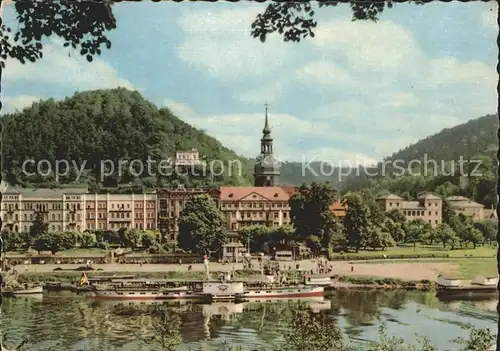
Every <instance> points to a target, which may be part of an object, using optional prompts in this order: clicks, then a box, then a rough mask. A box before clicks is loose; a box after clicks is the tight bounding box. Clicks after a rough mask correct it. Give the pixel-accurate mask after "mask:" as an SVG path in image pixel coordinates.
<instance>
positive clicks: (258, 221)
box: [220, 186, 291, 261]
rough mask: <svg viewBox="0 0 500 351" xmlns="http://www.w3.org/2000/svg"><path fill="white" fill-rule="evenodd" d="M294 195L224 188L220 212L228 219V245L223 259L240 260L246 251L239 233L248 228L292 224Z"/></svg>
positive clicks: (271, 189)
mask: <svg viewBox="0 0 500 351" xmlns="http://www.w3.org/2000/svg"><path fill="white" fill-rule="evenodd" d="M289 198H290V195H289V194H288V193H287V191H285V190H284V189H283V188H281V187H277V186H275V187H221V188H220V209H221V211H222V213H223V215H224V218H225V225H226V230H227V232H228V237H229V238H228V242H227V243H226V244H225V245H224V246H223V256H224V257H225V258H228V259H233V260H236V261H238V260H239V257H240V256H242V255H243V253H244V252H246V249H245V245H243V243H241V242H240V237H239V234H238V232H239V231H240V230H241V229H243V228H244V227H249V226H253V225H263V226H266V227H269V228H278V227H281V226H283V225H289V224H290V223H291V219H290V205H289V203H288V200H289Z"/></svg>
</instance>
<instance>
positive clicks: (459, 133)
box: [342, 115, 498, 206]
mask: <svg viewBox="0 0 500 351" xmlns="http://www.w3.org/2000/svg"><path fill="white" fill-rule="evenodd" d="M497 130H498V117H497V116H496V115H488V116H484V117H481V118H478V119H474V120H471V121H469V122H467V123H464V124H461V125H459V126H456V127H453V128H448V129H444V130H442V131H441V132H439V133H437V134H435V135H432V136H429V137H427V138H425V139H422V140H420V141H418V142H417V143H415V144H413V145H410V146H408V147H406V148H405V149H403V150H400V151H398V152H396V153H394V154H393V155H392V156H390V157H387V158H386V159H385V160H384V163H385V166H383V164H382V163H381V164H379V165H378V169H377V172H378V174H379V175H378V176H376V177H369V176H366V175H364V174H363V172H361V175H360V176H359V177H355V176H353V177H349V178H348V179H346V181H345V182H344V183H343V184H342V187H343V188H344V189H345V190H358V189H368V190H370V191H371V192H372V193H373V194H374V195H378V194H381V193H384V192H391V193H395V194H399V195H402V196H404V197H406V198H412V197H415V196H416V195H417V194H418V193H419V192H422V191H433V192H436V193H438V194H441V195H444V196H452V195H463V196H467V197H470V198H473V199H475V200H476V201H478V202H480V203H483V204H485V205H486V206H492V205H493V204H495V203H496V191H495V186H496V165H497V160H496V152H497V150H498V146H497V144H498V142H497ZM461 160H462V161H461ZM411 161H413V163H410V162H411ZM419 161H420V162H419ZM461 164H462V165H461ZM398 167H399V168H398ZM384 168H385V172H384ZM410 171H411V173H410ZM370 173H375V172H374V170H370Z"/></svg>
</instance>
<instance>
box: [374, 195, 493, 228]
mask: <svg viewBox="0 0 500 351" xmlns="http://www.w3.org/2000/svg"><path fill="white" fill-rule="evenodd" d="M446 200H447V201H448V203H449V204H450V206H451V207H452V208H453V209H454V210H455V211H456V212H458V213H462V214H463V215H464V216H466V217H468V218H470V219H472V220H474V221H481V220H485V219H496V218H497V217H496V211H495V210H494V209H485V208H484V205H481V204H479V203H477V202H474V201H472V200H470V199H468V198H466V197H464V196H451V197H448V198H446ZM377 203H378V204H379V206H380V207H381V208H382V209H383V210H384V211H385V212H389V211H391V210H394V209H397V210H399V211H401V212H402V213H403V214H404V215H405V217H406V219H407V220H413V219H421V220H423V221H424V222H427V223H429V224H431V225H432V226H437V225H439V224H441V223H442V219H443V213H442V208H443V200H442V199H441V198H440V197H438V196H436V195H434V194H422V195H420V196H419V197H418V198H417V200H416V201H406V200H405V199H403V198H402V197H400V196H397V195H394V194H389V195H385V196H381V197H379V198H377Z"/></svg>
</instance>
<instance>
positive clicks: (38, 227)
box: [29, 213, 49, 238]
mask: <svg viewBox="0 0 500 351" xmlns="http://www.w3.org/2000/svg"><path fill="white" fill-rule="evenodd" d="M48 231H49V224H48V223H45V221H44V219H43V214H42V213H37V214H36V216H35V219H34V221H33V224H32V225H31V227H30V231H29V233H30V237H31V238H37V237H39V236H40V235H42V234H46V233H48Z"/></svg>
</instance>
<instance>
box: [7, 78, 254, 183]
mask: <svg viewBox="0 0 500 351" xmlns="http://www.w3.org/2000/svg"><path fill="white" fill-rule="evenodd" d="M2 121H3V128H4V130H3V155H2V156H3V177H4V179H5V180H7V181H8V182H10V183H12V184H19V185H22V186H38V187H46V186H49V187H57V186H59V185H61V184H75V183H79V184H86V185H89V186H90V188H91V189H92V190H95V191H100V190H102V189H103V188H104V187H105V188H107V189H108V190H111V191H114V192H131V191H141V190H142V189H143V188H153V187H156V186H158V187H164V186H175V185H177V184H184V185H185V186H217V185H220V184H225V185H247V184H250V183H251V182H252V177H251V164H250V162H249V160H248V159H246V158H244V157H240V156H238V155H237V154H236V153H235V152H233V151H232V150H229V149H227V148H225V147H224V146H223V145H222V144H221V143H220V142H219V141H217V140H216V139H214V138H212V137H210V136H208V135H207V134H205V133H204V132H203V131H201V130H199V129H196V128H194V127H192V126H190V125H188V124H187V123H184V122H183V121H182V120H180V119H179V118H178V117H177V116H175V115H174V114H173V113H172V112H171V111H170V110H169V109H168V108H160V109H158V108H157V107H156V106H154V105H153V104H152V103H150V102H149V101H147V100H145V99H144V98H143V97H142V96H141V95H140V94H139V93H138V92H132V91H129V90H126V89H123V88H119V89H112V90H95V91H87V92H82V93H76V94H75V95H73V96H72V97H69V98H66V99H64V100H62V101H54V100H53V99H49V100H46V101H41V102H37V103H34V104H33V105H32V106H31V107H29V108H26V109H24V110H23V111H21V112H18V113H14V114H7V115H4V116H2ZM256 142H258V141H256ZM192 148H197V149H198V151H199V153H200V156H203V157H204V160H205V161H206V162H207V163H210V162H211V161H213V160H221V161H223V162H224V166H225V172H224V173H223V174H222V175H221V176H214V175H213V174H210V169H208V171H207V172H205V174H203V172H199V171H198V174H199V175H195V174H193V173H194V172H193V171H192V170H191V169H187V170H182V172H176V171H175V170H174V171H167V170H163V172H162V173H163V174H165V173H168V175H167V176H162V175H159V173H160V172H159V170H158V165H159V164H158V163H157V164H156V165H154V164H153V165H152V166H151V169H152V172H149V171H148V169H147V167H148V166H147V161H148V156H149V157H150V159H152V160H156V161H159V160H167V159H170V158H174V157H175V153H176V151H188V150H190V149H192ZM256 149H257V150H258V145H257V146H256ZM27 159H33V160H35V161H37V162H38V161H40V160H47V161H48V162H49V163H50V164H51V165H52V169H54V167H55V161H56V160H67V161H69V162H72V161H74V163H75V164H76V165H77V166H78V167H81V166H84V169H85V172H84V174H83V176H82V177H81V178H80V179H77V174H78V172H77V170H76V168H75V167H73V166H72V167H70V168H71V169H70V172H69V174H68V175H67V176H63V177H61V178H60V179H59V182H58V183H57V182H56V179H55V175H54V173H52V174H49V175H48V176H41V175H40V174H35V175H33V176H27V175H26V174H24V173H23V172H22V171H21V169H22V164H23V162H24V160H27ZM120 159H128V160H141V161H142V162H143V163H144V167H145V169H144V171H143V172H141V171H140V167H133V170H134V172H135V174H136V175H139V176H137V177H136V176H134V172H129V171H128V168H129V167H127V166H123V167H122V170H123V171H122V172H119V171H118V168H119V166H118V160H120ZM103 160H112V161H113V162H114V163H115V171H114V173H113V174H112V175H110V176H108V177H105V178H104V179H103V181H101V177H100V175H101V174H102V173H101V172H102V171H104V170H102V169H101V168H102V167H101V166H102V161H103ZM230 160H239V161H240V162H241V165H242V171H243V172H242V174H238V172H236V171H235V172H232V174H229V172H228V171H227V168H228V167H227V166H228V162H229V161H230ZM109 164H110V163H105V165H106V166H108V165H109ZM233 164H234V163H233ZM29 166H31V167H30V168H29V170H30V172H35V171H36V167H33V165H29ZM43 170H44V171H47V165H45V167H44V169H43ZM110 171H111V169H110V168H109V167H106V171H105V172H107V173H104V174H109V173H111V172H110ZM216 171H218V170H217V169H216ZM63 173H65V172H63ZM151 173H153V175H151ZM213 173H216V172H213Z"/></svg>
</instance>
